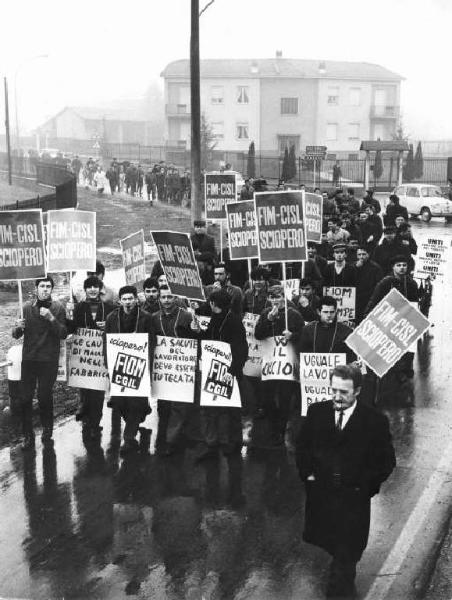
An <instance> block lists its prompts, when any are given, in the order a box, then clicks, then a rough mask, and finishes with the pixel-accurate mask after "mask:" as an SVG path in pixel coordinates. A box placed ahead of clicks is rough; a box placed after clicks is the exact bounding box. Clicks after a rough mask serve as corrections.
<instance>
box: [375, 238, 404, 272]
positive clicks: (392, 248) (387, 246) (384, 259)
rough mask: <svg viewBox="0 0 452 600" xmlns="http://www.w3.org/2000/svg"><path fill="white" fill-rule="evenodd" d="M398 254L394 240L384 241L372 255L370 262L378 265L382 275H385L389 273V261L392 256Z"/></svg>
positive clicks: (397, 247)
mask: <svg viewBox="0 0 452 600" xmlns="http://www.w3.org/2000/svg"><path fill="white" fill-rule="evenodd" d="M397 254H400V251H399V246H398V244H397V242H396V241H395V240H391V241H390V240H387V239H384V240H383V241H382V242H381V244H380V245H379V246H377V247H376V248H375V250H374V251H373V253H372V257H371V258H372V260H374V261H375V262H376V263H378V264H379V265H380V267H381V270H382V271H383V275H387V274H388V273H390V271H391V265H390V261H391V258H392V257H393V256H396V255H397Z"/></svg>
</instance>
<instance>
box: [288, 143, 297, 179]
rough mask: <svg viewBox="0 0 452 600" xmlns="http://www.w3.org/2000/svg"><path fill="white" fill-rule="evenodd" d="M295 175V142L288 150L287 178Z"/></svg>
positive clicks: (292, 177)
mask: <svg viewBox="0 0 452 600" xmlns="http://www.w3.org/2000/svg"><path fill="white" fill-rule="evenodd" d="M296 176H297V157H296V156H295V144H292V145H291V147H290V152H289V179H294V177H296Z"/></svg>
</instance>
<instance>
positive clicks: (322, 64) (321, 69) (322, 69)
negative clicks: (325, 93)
mask: <svg viewBox="0 0 452 600" xmlns="http://www.w3.org/2000/svg"><path fill="white" fill-rule="evenodd" d="M325 73H326V64H325V62H324V61H323V60H322V62H319V75H325Z"/></svg>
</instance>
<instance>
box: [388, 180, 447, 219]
mask: <svg viewBox="0 0 452 600" xmlns="http://www.w3.org/2000/svg"><path fill="white" fill-rule="evenodd" d="M393 193H394V194H396V195H397V196H398V197H399V198H400V204H401V205H402V206H406V209H407V211H408V214H409V215H410V216H411V217H417V216H420V217H421V219H422V220H423V221H430V219H431V218H432V217H445V219H446V221H447V222H448V223H452V202H451V201H450V200H449V199H448V198H446V197H445V196H444V194H443V192H442V190H441V188H440V187H439V185H428V184H426V183H404V184H403V185H399V186H398V187H396V188H395V189H394V191H393Z"/></svg>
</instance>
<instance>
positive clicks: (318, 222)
mask: <svg viewBox="0 0 452 600" xmlns="http://www.w3.org/2000/svg"><path fill="white" fill-rule="evenodd" d="M304 199H305V202H304V215H305V220H306V241H308V242H317V243H319V244H320V242H321V241H322V224H323V198H322V196H320V195H319V194H310V193H309V192H305V195H304Z"/></svg>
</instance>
